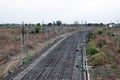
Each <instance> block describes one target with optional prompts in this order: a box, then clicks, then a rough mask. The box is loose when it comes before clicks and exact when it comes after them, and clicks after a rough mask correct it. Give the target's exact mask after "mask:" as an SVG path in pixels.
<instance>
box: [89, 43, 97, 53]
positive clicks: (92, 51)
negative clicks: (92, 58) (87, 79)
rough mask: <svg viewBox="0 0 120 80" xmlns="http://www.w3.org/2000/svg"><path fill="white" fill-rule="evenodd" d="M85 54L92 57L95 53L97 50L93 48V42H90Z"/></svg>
mask: <svg viewBox="0 0 120 80" xmlns="http://www.w3.org/2000/svg"><path fill="white" fill-rule="evenodd" d="M87 52H88V53H89V54H90V55H94V54H95V53H97V48H96V47H95V44H94V43H93V41H90V42H89V43H88V45H87Z"/></svg>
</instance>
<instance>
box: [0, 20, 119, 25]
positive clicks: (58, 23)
mask: <svg viewBox="0 0 120 80" xmlns="http://www.w3.org/2000/svg"><path fill="white" fill-rule="evenodd" d="M18 25H19V24H9V23H6V24H0V26H9V27H10V26H18ZM25 25H30V26H36V25H37V26H61V25H62V26H88V27H90V26H98V27H99V26H104V25H107V24H103V23H87V22H85V23H81V24H80V23H79V22H78V21H74V23H73V24H67V23H63V22H62V21H60V20H57V21H53V22H49V23H47V24H43V23H42V24H41V23H37V24H25ZM119 25H120V24H119Z"/></svg>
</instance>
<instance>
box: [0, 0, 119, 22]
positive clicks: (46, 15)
mask: <svg viewBox="0 0 120 80" xmlns="http://www.w3.org/2000/svg"><path fill="white" fill-rule="evenodd" d="M119 19H120V0H0V23H21V22H22V21H24V22H26V23H37V22H40V23H41V22H42V21H44V22H45V23H48V22H52V21H56V20H61V21H63V22H65V23H73V22H74V21H76V20H77V21H79V22H81V20H83V21H85V20H86V21H87V22H94V23H95V22H105V23H109V22H111V21H113V22H117V20H118V21H119Z"/></svg>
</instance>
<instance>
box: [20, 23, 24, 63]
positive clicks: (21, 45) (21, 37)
mask: <svg viewBox="0 0 120 80" xmlns="http://www.w3.org/2000/svg"><path fill="white" fill-rule="evenodd" d="M20 26H21V25H20ZM22 47H23V35H22V28H20V65H22V62H23V61H22V52H23V48H22Z"/></svg>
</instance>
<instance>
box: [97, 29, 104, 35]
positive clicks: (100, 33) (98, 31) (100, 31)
mask: <svg viewBox="0 0 120 80" xmlns="http://www.w3.org/2000/svg"><path fill="white" fill-rule="evenodd" d="M96 32H97V33H98V34H99V35H102V34H103V32H104V31H103V30H97V31H96Z"/></svg>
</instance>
